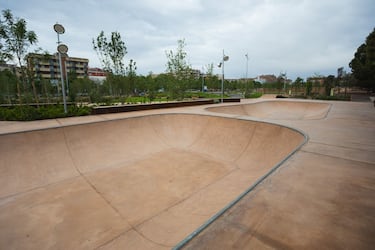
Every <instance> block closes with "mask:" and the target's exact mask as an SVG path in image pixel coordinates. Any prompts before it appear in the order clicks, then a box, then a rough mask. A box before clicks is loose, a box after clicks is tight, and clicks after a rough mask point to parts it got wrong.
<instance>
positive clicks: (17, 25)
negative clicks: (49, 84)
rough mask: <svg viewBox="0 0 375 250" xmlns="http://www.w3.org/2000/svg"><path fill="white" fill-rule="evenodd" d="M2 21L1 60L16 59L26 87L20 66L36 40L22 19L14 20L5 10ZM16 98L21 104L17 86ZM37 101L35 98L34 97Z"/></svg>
mask: <svg viewBox="0 0 375 250" xmlns="http://www.w3.org/2000/svg"><path fill="white" fill-rule="evenodd" d="M2 15H3V18H4V20H2V21H1V22H0V38H1V39H3V40H4V44H2V45H1V46H2V47H3V48H2V50H3V53H1V57H2V59H4V58H7V59H14V56H16V59H17V61H18V65H19V67H20V68H21V81H22V82H23V84H24V86H26V73H25V68H24V66H23V64H22V62H23V60H24V58H25V55H26V54H27V50H28V48H29V47H30V46H31V45H33V44H36V43H37V41H38V38H37V36H36V34H35V32H34V31H28V30H27V28H26V24H27V23H26V21H25V19H23V18H14V17H13V14H12V12H11V11H10V10H9V9H7V10H3V11H2ZM32 87H33V90H34V95H36V89H35V85H34V84H33V86H32ZM17 92H18V97H19V100H20V102H21V89H20V86H19V84H18V85H17ZM35 99H36V101H37V96H35Z"/></svg>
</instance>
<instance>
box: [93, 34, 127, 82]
mask: <svg viewBox="0 0 375 250" xmlns="http://www.w3.org/2000/svg"><path fill="white" fill-rule="evenodd" d="M92 45H93V48H94V50H95V51H96V53H97V54H98V57H99V60H100V62H101V63H102V65H103V68H104V70H106V71H108V72H110V73H112V74H114V75H123V74H124V73H125V70H124V63H123V59H124V57H125V55H126V54H127V51H126V46H125V42H123V41H122V39H121V35H120V33H119V32H112V33H111V37H110V38H109V39H107V37H105V35H104V31H101V32H100V34H99V35H98V37H97V38H96V39H94V38H93V39H92Z"/></svg>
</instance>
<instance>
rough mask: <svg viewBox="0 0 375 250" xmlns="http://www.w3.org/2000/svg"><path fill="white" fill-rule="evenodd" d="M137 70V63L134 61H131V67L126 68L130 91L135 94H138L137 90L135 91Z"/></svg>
mask: <svg viewBox="0 0 375 250" xmlns="http://www.w3.org/2000/svg"><path fill="white" fill-rule="evenodd" d="M136 70H137V65H136V62H135V61H134V60H133V59H130V61H129V65H128V66H127V67H126V69H125V71H126V77H127V78H128V81H129V88H130V91H131V92H132V93H133V94H135V93H136V89H135V79H136V76H137V72H136Z"/></svg>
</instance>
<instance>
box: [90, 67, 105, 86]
mask: <svg viewBox="0 0 375 250" xmlns="http://www.w3.org/2000/svg"><path fill="white" fill-rule="evenodd" d="M87 72H88V76H89V79H90V80H93V81H95V82H99V83H102V82H104V80H105V79H106V78H107V73H106V72H105V71H104V70H103V69H100V68H89V69H88V71H87Z"/></svg>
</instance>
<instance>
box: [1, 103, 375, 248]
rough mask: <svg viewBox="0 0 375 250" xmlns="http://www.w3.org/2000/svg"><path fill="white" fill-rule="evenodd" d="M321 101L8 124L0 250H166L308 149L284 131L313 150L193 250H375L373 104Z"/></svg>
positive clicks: (228, 214) (214, 227) (269, 180)
mask: <svg viewBox="0 0 375 250" xmlns="http://www.w3.org/2000/svg"><path fill="white" fill-rule="evenodd" d="M259 101H264V100H258V101H256V102H259ZM252 102H253V101H246V102H244V104H245V105H247V106H249V104H251V103H252ZM283 102H284V100H283ZM319 103H321V102H319ZM288 104H290V103H288V102H287V101H285V105H288ZM325 104H328V106H329V109H326V110H327V112H326V113H325V114H324V115H323V116H322V117H317V116H314V118H313V119H309V118H308V117H311V116H306V112H305V114H304V115H305V116H299V117H302V118H299V119H294V118H295V117H289V118H290V119H287V120H283V119H280V113H281V112H287V113H285V115H286V116H285V117H288V116H287V115H288V114H289V113H293V108H290V107H289V108H287V109H283V110H281V109H282V108H284V107H282V108H281V109H280V110H279V111H278V112H275V113H274V114H277V115H278V116H277V118H276V117H275V116H274V117H272V115H269V116H267V117H260V116H257V117H251V116H249V115H251V114H249V113H247V114H243V113H240V114H239V113H237V112H233V113H232V112H225V114H223V113H216V112H217V111H215V113H214V112H211V111H209V109H212V108H213V107H218V106H236V105H237V106H238V104H234V105H229V104H223V105H209V106H205V107H189V108H178V109H168V110H152V111H142V112H133V113H126V114H108V115H100V116H90V117H78V118H66V119H56V120H48V121H38V122H0V134H1V136H0V171H1V175H0V187H1V188H0V248H1V249H25V248H26V249H67V248H71V249H97V248H100V249H170V248H171V247H173V246H174V245H176V244H177V243H179V242H180V241H181V240H183V239H184V238H185V237H186V236H188V235H189V234H190V233H191V232H193V231H194V230H195V229H196V228H198V227H199V226H200V225H202V224H203V223H204V222H205V221H207V220H208V219H209V218H210V217H211V216H213V215H214V214H216V213H217V212H218V211H220V210H221V209H222V208H223V207H224V206H225V205H227V204H228V203H229V202H230V201H232V200H234V199H235V198H236V197H238V195H239V194H241V193H242V192H243V191H244V190H246V189H247V188H248V187H249V186H251V184H252V183H253V182H255V181H256V180H257V179H258V178H259V177H261V176H263V175H264V174H265V173H267V172H268V171H269V170H270V169H272V167H274V166H275V164H277V163H278V162H280V161H282V160H283V159H285V157H286V156H288V154H290V153H291V152H293V150H295V149H296V148H298V147H299V145H301V144H302V143H303V142H304V137H303V136H302V135H301V134H300V133H299V132H298V131H294V130H291V129H289V128H285V127H283V126H279V125H277V124H280V125H286V126H289V127H294V128H297V129H299V130H302V131H304V132H305V133H306V134H308V136H309V141H308V143H306V144H305V145H304V146H303V147H302V148H301V149H300V150H299V151H297V153H296V154H294V155H293V156H292V157H291V158H289V159H287V160H286V161H285V162H284V163H283V164H282V165H281V166H280V168H279V169H278V170H277V171H276V172H275V173H273V174H272V175H271V176H269V177H267V179H266V180H265V181H264V182H262V184H261V185H259V186H257V187H256V188H255V190H254V191H252V192H250V193H249V194H248V195H246V196H245V197H244V198H243V199H242V200H241V201H240V202H239V203H237V204H236V205H235V206H234V207H232V208H231V209H229V210H228V211H227V212H225V213H224V214H223V215H222V216H221V217H219V219H218V220H216V221H215V222H214V223H212V224H211V225H210V226H208V227H207V228H206V229H205V230H204V231H203V232H202V233H201V234H199V235H198V236H197V237H195V238H194V239H193V240H192V241H190V242H188V244H187V245H185V247H186V248H188V249H231V248H232V249H233V248H235V249H248V248H256V249H269V248H307V249H315V248H317V247H319V248H350V249H372V248H373V246H374V244H375V237H374V236H375V226H374V225H375V212H374V211H375V192H374V191H375V154H374V152H375V123H374V121H375V109H374V107H373V105H372V103H349V102H325ZM258 105H259V103H258ZM262 105H264V104H262ZM285 105H284V104H281V106H285ZM291 105H294V104H291ZM301 105H306V102H301ZM308 105H310V104H308ZM323 106H324V107H325V108H327V107H328V106H327V105H323ZM323 106H321V107H323ZM205 108H209V109H208V110H206V109H205ZM241 108H243V107H241ZM225 109H229V108H226V107H225ZM305 110H306V109H305ZM315 111H316V112H315V114H322V113H321V111H322V110H320V109H319V110H317V109H315ZM298 112H300V113H301V114H303V112H302V111H298ZM296 113H297V111H296ZM207 115H209V116H207ZM303 117H305V119H304V118H303ZM306 117H307V118H306ZM264 121H266V122H267V121H268V122H269V121H271V122H273V123H277V124H275V125H271V124H266V123H263V122H264Z"/></svg>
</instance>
